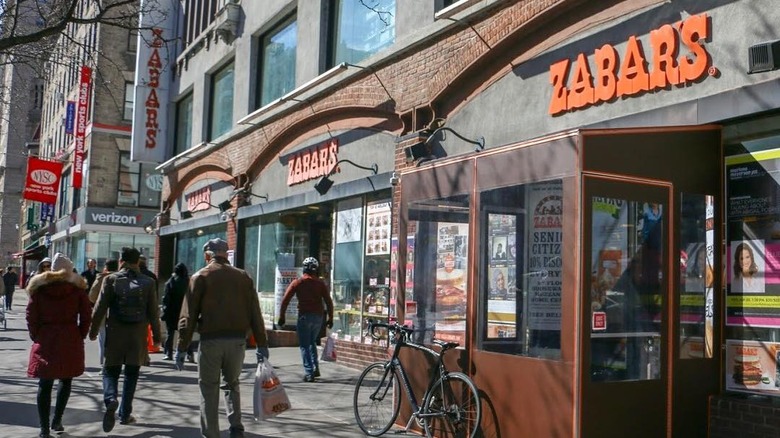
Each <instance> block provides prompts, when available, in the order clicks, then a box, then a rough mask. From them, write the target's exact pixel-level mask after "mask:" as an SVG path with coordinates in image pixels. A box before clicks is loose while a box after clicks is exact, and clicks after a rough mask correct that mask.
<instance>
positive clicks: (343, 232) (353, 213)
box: [336, 207, 363, 243]
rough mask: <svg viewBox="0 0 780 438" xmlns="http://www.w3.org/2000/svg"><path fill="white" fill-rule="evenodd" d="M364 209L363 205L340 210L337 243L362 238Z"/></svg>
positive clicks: (355, 240) (337, 223) (337, 224)
mask: <svg viewBox="0 0 780 438" xmlns="http://www.w3.org/2000/svg"><path fill="white" fill-rule="evenodd" d="M362 211H363V208H362V207H357V208H351V209H349V210H341V211H339V212H338V215H337V222H336V243H347V242H357V241H358V240H360V225H361V224H360V222H361V221H362V220H363V214H362Z"/></svg>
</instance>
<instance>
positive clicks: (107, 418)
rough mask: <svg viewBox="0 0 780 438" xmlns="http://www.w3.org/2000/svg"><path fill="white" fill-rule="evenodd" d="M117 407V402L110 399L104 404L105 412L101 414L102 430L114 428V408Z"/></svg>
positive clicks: (109, 430) (107, 430) (106, 430)
mask: <svg viewBox="0 0 780 438" xmlns="http://www.w3.org/2000/svg"><path fill="white" fill-rule="evenodd" d="M118 407H119V402H118V401H116V400H111V401H110V402H108V404H107V405H106V413H105V414H103V432H106V433H108V432H111V431H112V430H114V424H116V410H117V408H118Z"/></svg>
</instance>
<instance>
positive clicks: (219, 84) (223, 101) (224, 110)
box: [209, 62, 233, 140]
mask: <svg viewBox="0 0 780 438" xmlns="http://www.w3.org/2000/svg"><path fill="white" fill-rule="evenodd" d="M210 116H211V126H210V128H211V129H210V131H209V134H210V136H209V138H210V139H211V140H213V139H215V138H217V137H219V136H220V135H222V134H224V133H226V132H228V131H230V128H232V127H233V63H232V62H231V63H230V64H228V65H227V66H225V67H223V68H222V70H220V71H218V72H217V73H215V74H214V76H213V77H212V78H211V113H210Z"/></svg>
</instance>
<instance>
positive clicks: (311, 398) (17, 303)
mask: <svg viewBox="0 0 780 438" xmlns="http://www.w3.org/2000/svg"><path fill="white" fill-rule="evenodd" d="M26 305H27V295H26V293H25V291H23V290H17V291H16V292H15V293H14V310H12V311H11V313H7V314H6V316H7V317H8V329H7V330H6V331H3V330H2V328H1V326H0V436H3V437H14V438H21V437H37V436H38V432H39V429H38V413H37V412H38V411H37V409H36V401H35V400H36V392H37V388H38V381H37V379H30V378H27V377H26V375H27V374H26V372H27V362H28V355H29V352H30V345H31V341H30V338H29V336H28V334H27V325H26V322H25V314H24V312H25V307H26ZM97 350H98V348H97V342H90V341H89V340H87V342H86V357H87V364H86V366H87V371H86V372H85V373H84V375H82V376H81V377H78V378H76V379H74V380H73V389H72V392H71V396H70V401H69V402H68V407H67V409H66V410H65V416H64V418H63V425H64V426H65V433H62V434H60V435H59V436H61V437H84V438H87V437H106V436H112V437H136V438H152V437H199V436H201V435H200V417H199V393H198V375H197V365H194V364H189V363H188V364H187V365H186V370H185V371H183V372H178V371H176V370H174V369H173V364H172V362H168V361H163V360H162V354H153V355H152V366H151V367H143V368H142V369H141V378H140V380H139V382H138V390H137V393H136V397H135V401H134V403H133V409H134V411H133V415H135V416H136V418H137V419H138V423H136V424H133V425H129V426H123V425H120V424H119V423H117V425H116V427H115V428H114V430H113V431H112V432H111V433H110V434H105V433H103V431H102V426H101V421H102V419H103V401H102V380H101V377H100V376H98V371H100V368H99V365H98V364H99V362H98V351H97ZM270 359H271V362H272V363H273V365H274V367H275V368H276V371H277V373H278V374H279V377H280V379H281V380H282V382H283V383H284V385H285V387H286V389H287V394H288V396H289V397H290V401H291V404H292V409H291V410H290V411H288V412H285V413H284V414H282V415H280V416H278V417H276V418H273V419H270V420H267V421H263V422H259V423H257V422H254V421H253V420H252V392H253V382H254V373H255V368H256V359H255V352H254V350H251V349H250V350H247V354H246V358H245V359H244V369H243V372H242V376H241V401H242V412H243V414H244V427H245V428H246V432H245V434H246V436H247V437H252V438H266V437H269V438H270V437H275V438H276V437H278V438H282V437H284V438H290V437H292V438H299V437H300V438H314V437H346V438H349V437H362V436H364V435H363V434H362V433H361V432H360V429H359V428H358V427H357V425H356V424H355V418H354V415H353V412H352V393H353V388H354V383H355V380H356V379H357V376H358V374H359V373H358V372H357V371H355V370H352V369H349V368H346V367H343V366H340V365H338V364H336V363H327V362H324V363H321V364H320V370H321V372H322V378H321V379H320V381H319V382H317V383H304V382H303V381H302V377H303V370H302V366H301V358H300V352H299V350H298V348H297V347H284V348H272V349H271V358H270ZM52 398H53V399H54V398H56V396H55V395H53V397H52ZM53 403H54V401H53V400H52V405H53ZM52 410H53V406H52ZM220 425H221V429H222V430H223V434H222V436H223V437H227V436H228V433H227V429H228V423H227V417H225V415H224V408H223V406H221V407H220ZM54 436H56V435H54Z"/></svg>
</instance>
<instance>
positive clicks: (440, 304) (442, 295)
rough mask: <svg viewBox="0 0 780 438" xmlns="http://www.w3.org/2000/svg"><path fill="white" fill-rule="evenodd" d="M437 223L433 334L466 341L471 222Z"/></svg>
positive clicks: (462, 343) (446, 338) (460, 342)
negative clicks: (469, 225) (469, 226)
mask: <svg viewBox="0 0 780 438" xmlns="http://www.w3.org/2000/svg"><path fill="white" fill-rule="evenodd" d="M438 226H439V230H438V235H437V239H436V242H437V243H436V298H435V303H436V307H435V309H436V313H437V318H436V326H435V334H434V337H435V338H436V339H441V340H444V341H450V342H458V343H459V344H461V345H465V342H466V281H467V273H468V270H467V269H466V267H467V262H468V260H467V254H468V248H467V247H466V246H467V242H468V224H461V223H448V222H439V223H438ZM412 266H414V265H412Z"/></svg>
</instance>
